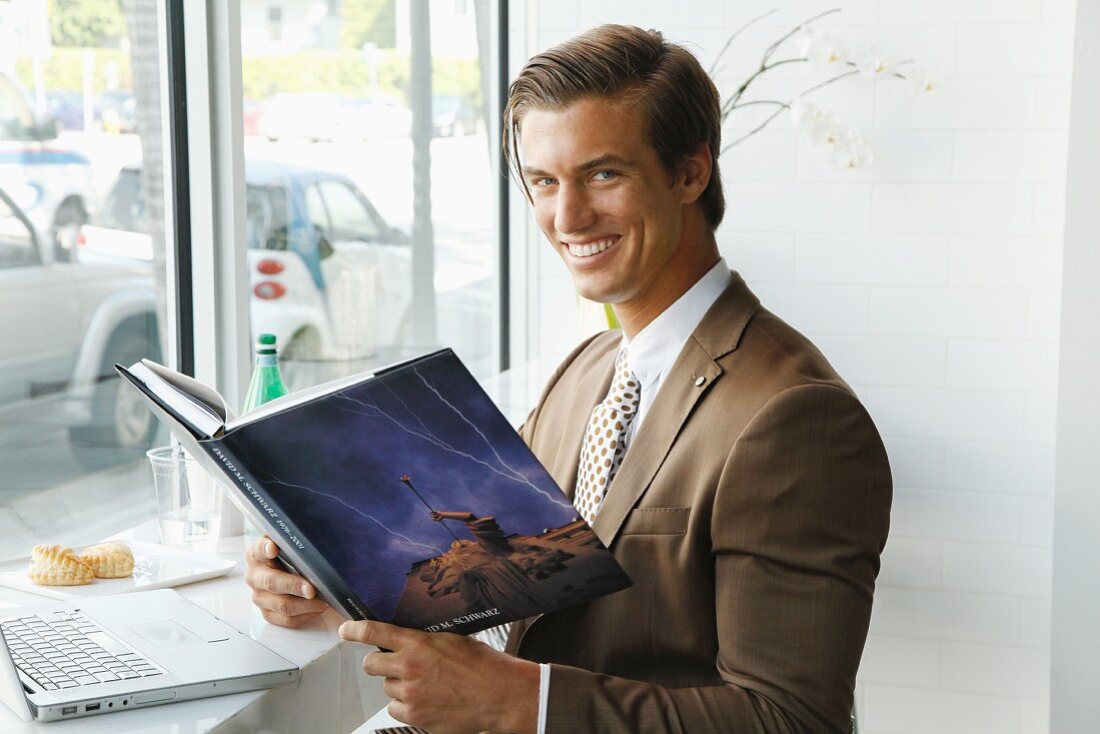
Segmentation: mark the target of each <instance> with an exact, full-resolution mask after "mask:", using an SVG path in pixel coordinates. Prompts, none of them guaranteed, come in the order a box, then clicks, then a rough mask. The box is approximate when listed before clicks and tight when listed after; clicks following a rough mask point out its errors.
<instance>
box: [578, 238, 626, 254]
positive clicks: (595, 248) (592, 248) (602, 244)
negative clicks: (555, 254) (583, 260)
mask: <svg viewBox="0 0 1100 734" xmlns="http://www.w3.org/2000/svg"><path fill="white" fill-rule="evenodd" d="M614 242H615V240H613V239H610V240H600V241H599V242H590V243H588V244H585V245H574V244H572V243H568V242H567V243H566V244H567V245H568V246H569V254H570V255H574V256H576V257H588V256H589V255H595V254H597V253H600V252H603V251H604V250H606V249H607V248H609V247H611V245H612V244H614Z"/></svg>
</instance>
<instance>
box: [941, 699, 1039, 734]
mask: <svg viewBox="0 0 1100 734" xmlns="http://www.w3.org/2000/svg"><path fill="white" fill-rule="evenodd" d="M940 705H941V706H942V707H943V714H944V726H943V729H942V731H944V732H948V734H1007V733H1008V732H1015V731H1016V730H1017V727H1018V726H1019V721H1020V715H1019V706H1018V704H1017V702H1016V700H1015V699H1013V698H1007V697H1004V696H986V695H981V694H975V693H956V692H954V691H944V692H943V698H942V703H941V704H940Z"/></svg>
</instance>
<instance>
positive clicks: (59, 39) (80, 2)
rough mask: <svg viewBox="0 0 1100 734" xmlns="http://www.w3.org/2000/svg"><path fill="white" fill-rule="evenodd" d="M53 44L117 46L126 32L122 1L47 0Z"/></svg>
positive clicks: (96, 46)
mask: <svg viewBox="0 0 1100 734" xmlns="http://www.w3.org/2000/svg"><path fill="white" fill-rule="evenodd" d="M48 8H49V11H48V12H49V15H50V38H51V39H52V40H53V43H54V45H55V46H70V47H72V46H75V47H77V48H99V47H101V46H118V43H119V41H120V40H122V37H123V36H124V35H125V34H126V23H125V22H124V20H123V17H122V2H121V0H49V5H48Z"/></svg>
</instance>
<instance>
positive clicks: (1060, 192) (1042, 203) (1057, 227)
mask: <svg viewBox="0 0 1100 734" xmlns="http://www.w3.org/2000/svg"><path fill="white" fill-rule="evenodd" d="M1034 197H1035V198H1034V201H1035V213H1034V215H1033V218H1032V231H1033V232H1034V233H1035V234H1041V235H1061V234H1062V233H1063V232H1064V231H1065V229H1066V186H1065V184H1036V186H1035V194H1034Z"/></svg>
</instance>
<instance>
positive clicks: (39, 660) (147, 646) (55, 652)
mask: <svg viewBox="0 0 1100 734" xmlns="http://www.w3.org/2000/svg"><path fill="white" fill-rule="evenodd" d="M0 631H2V632H3V634H2V635H0V700H2V701H3V702H4V703H5V704H7V706H8V707H9V708H11V710H12V711H14V712H15V713H16V715H18V716H19V717H20V718H21V719H23V720H24V721H31V720H33V719H37V720H39V721H57V720H59V719H72V718H76V717H78V716H90V715H94V714H106V713H112V712H115V711H126V710H127V709H135V708H145V707H147V706H155V705H158V704H163V703H172V702H174V701H186V700H189V699H193V698H206V697H209V696H221V695H225V694H229V693H240V692H242V691H254V690H257V689H260V688H268V687H270V686H274V685H278V684H280V683H290V682H293V681H296V680H298V673H299V671H298V666H296V665H294V664H293V663H291V662H290V661H288V660H285V659H284V658H282V657H280V656H278V655H276V654H275V653H273V652H272V651H271V650H268V649H267V648H266V647H264V646H263V645H261V644H260V643H258V642H256V641H255V640H253V639H252V638H251V637H249V636H248V635H244V634H241V633H240V632H238V631H237V630H236V629H234V628H233V627H231V626H229V625H228V624H226V623H225V622H223V621H221V620H220V619H218V618H217V617H215V616H214V615H213V614H211V613H210V612H208V611H206V610H205V609H202V608H201V607H199V606H196V605H195V604H192V603H191V602H189V601H187V600H186V599H184V598H183V597H182V596H180V595H179V594H177V593H176V592H175V591H173V590H171V589H162V590H157V591H145V592H139V593H134V594H120V595H118V596H106V597H98V598H94V599H83V600H79V601H76V600H68V601H59V602H52V603H46V604H40V605H38V604H36V605H34V606H29V607H21V608H13V609H3V610H0Z"/></svg>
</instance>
